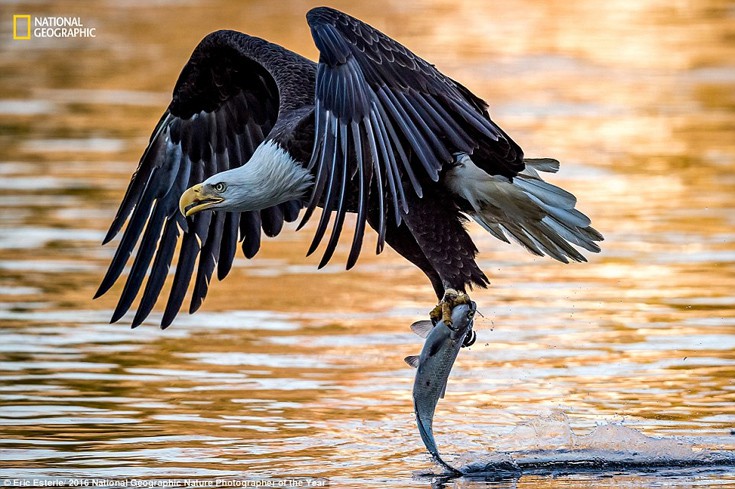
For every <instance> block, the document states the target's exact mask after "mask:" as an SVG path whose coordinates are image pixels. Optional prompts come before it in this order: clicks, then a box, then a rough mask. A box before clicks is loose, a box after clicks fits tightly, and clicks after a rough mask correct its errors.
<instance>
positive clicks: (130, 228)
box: [95, 31, 313, 327]
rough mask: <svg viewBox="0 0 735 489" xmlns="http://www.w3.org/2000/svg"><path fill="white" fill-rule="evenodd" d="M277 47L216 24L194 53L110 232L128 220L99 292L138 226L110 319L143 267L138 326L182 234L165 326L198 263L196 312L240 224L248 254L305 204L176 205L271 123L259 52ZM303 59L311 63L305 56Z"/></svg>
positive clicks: (134, 290)
mask: <svg viewBox="0 0 735 489" xmlns="http://www.w3.org/2000/svg"><path fill="white" fill-rule="evenodd" d="M274 50H275V51H277V50H281V51H285V50H283V48H280V47H279V46H275V45H272V44H270V43H267V42H266V41H263V40H261V39H258V38H253V37H250V36H247V35H245V34H241V33H238V32H234V31H218V32H214V33H212V34H210V35H208V36H207V37H206V38H204V39H203V40H202V42H201V43H200V44H199V45H198V46H197V48H196V49H195V50H194V52H193V53H192V55H191V59H190V60H189V62H188V63H187V64H186V66H185V67H184V69H183V71H182V72H181V75H180V76H179V79H178V82H177V83H176V87H175V88H174V93H173V100H172V101H171V104H170V105H169V107H168V109H167V110H166V112H165V113H164V115H163V117H162V118H161V120H160V121H159V123H158V125H157V126H156V129H155V130H154V131H153V135H152V136H151V139H150V143H149V144H148V148H147V149H146V150H145V152H144V154H143V156H142V158H141V160H140V164H139V166H138V169H137V170H136V172H135V173H134V174H133V177H132V179H131V181H130V185H129V186H128V189H127V192H126V194H125V196H124V198H123V200H122V203H121V204H120V208H119V210H118V212H117V215H116V216H115V219H114V221H113V222H112V225H111V227H110V230H109V232H108V233H107V236H106V237H105V239H104V243H107V242H108V241H110V240H111V239H112V238H114V237H115V236H116V235H117V234H118V233H119V232H120V230H121V229H122V228H123V226H124V225H125V223H126V222H127V226H126V227H125V232H124V233H123V237H122V240H121V241H120V243H119V245H118V248H117V250H116V252H115V256H114V258H113V259H112V262H111V264H110V267H109V269H108V271H107V274H106V275H105V277H104V279H103V280H102V283H101V285H100V287H99V290H98V291H97V294H96V296H95V297H97V296H100V295H102V294H104V293H105V292H106V291H107V290H109V288H110V287H111V286H112V285H113V284H114V283H115V282H116V281H117V279H118V278H119V277H120V274H121V273H122V271H123V269H124V267H125V265H126V263H127V262H128V259H129V258H130V255H131V254H132V252H133V250H134V248H135V246H136V244H137V243H138V241H139V240H140V238H141V235H142V241H141V242H140V246H139V247H138V250H137V253H136V256H135V260H134V261H133V265H132V268H131V270H130V274H129V276H128V277H127V281H126V283H125V287H124V290H123V292H122V295H121V297H120V300H119V302H118V305H117V308H116V309H115V312H114V314H113V317H112V321H113V322H114V321H117V320H118V319H120V317H122V316H123V315H124V314H125V313H126V312H127V311H128V309H129V308H130V307H131V305H132V303H133V301H134V299H135V297H136V295H138V292H139V290H140V288H141V286H142V284H143V281H144V279H145V276H146V274H148V281H147V283H146V286H145V289H144V292H143V296H142V299H141V302H140V305H139V306H138V310H137V312H136V315H135V318H134V319H133V327H135V326H137V325H139V324H140V323H141V322H142V321H143V320H144V319H145V318H146V317H147V316H148V315H149V314H150V312H151V310H152V308H153V306H154V304H155V302H156V300H157V299H158V296H159V294H160V293H161V290H162V288H163V285H164V282H165V279H166V276H167V274H168V271H169V268H170V266H171V262H172V260H173V257H174V255H175V253H176V248H177V243H178V242H179V241H181V247H180V251H179V253H178V261H177V266H176V273H175V276H174V279H173V285H172V287H171V291H170V294H169V297H168V302H167V304H166V309H165V312H164V315H163V319H162V322H161V325H162V326H163V327H166V326H168V325H169V324H170V323H171V321H173V319H174V317H175V316H176V314H177V313H178V311H179V309H180V308H181V305H182V303H183V300H184V296H185V295H186V291H187V289H188V288H189V285H190V282H191V278H192V276H193V275H194V272H195V267H196V279H195V281H194V288H193V291H192V296H191V303H190V306H189V311H190V312H193V311H195V310H197V309H198V308H199V306H200V305H201V303H202V301H203V300H204V297H205V296H206V294H207V288H208V286H209V281H210V279H211V276H212V273H213V272H214V268H215V266H216V267H217V276H218V278H219V279H222V278H224V277H225V276H226V275H227V273H228V272H229V271H230V268H231V266H232V261H233V258H234V256H235V249H236V248H237V241H238V233H239V238H240V240H242V248H243V252H244V253H245V256H247V257H248V258H250V257H252V256H254V255H255V254H256V253H257V251H258V249H259V248H260V238H261V228H262V230H263V232H265V234H266V235H268V236H275V235H277V234H278V233H279V232H280V230H281V228H282V226H283V222H284V221H289V222H290V221H294V220H295V219H296V218H297V217H298V213H299V210H300V208H301V206H300V204H299V203H297V202H288V203H285V204H281V205H279V206H275V207H271V208H268V209H265V210H263V211H259V212H246V213H242V214H238V213H229V212H203V213H200V214H196V215H194V216H193V217H191V218H188V219H185V218H184V217H183V216H182V215H181V214H180V213H179V210H178V203H179V198H180V196H181V194H182V193H183V192H184V191H185V190H186V189H187V188H188V187H189V186H191V185H194V184H196V183H199V182H201V181H203V180H205V179H206V178H207V177H209V176H211V175H214V174H215V173H219V172H221V171H224V170H227V169H229V168H234V167H238V166H241V165H243V164H245V163H246V162H247V161H248V160H249V159H250V157H251V155H252V154H253V151H254V150H255V148H256V147H257V146H258V145H259V144H260V143H261V142H262V141H263V140H264V138H265V136H266V135H267V134H268V132H269V131H270V130H271V128H272V127H273V125H274V124H275V121H276V119H277V117H278V110H279V95H278V86H277V83H276V81H275V80H274V78H273V76H272V75H271V73H270V72H269V70H268V69H266V67H264V65H263V63H262V62H261V60H260V59H259V55H258V53H260V52H261V51H262V52H269V51H274ZM286 55H288V56H290V55H293V56H297V55H295V54H294V53H290V52H287V54H286ZM299 58H300V57H299ZM299 62H301V63H302V64H303V63H311V62H309V61H308V60H305V59H303V58H300V59H299ZM307 71H308V70H307ZM311 71H312V72H313V66H311ZM154 254H155V257H154ZM197 258H198V264H197ZM151 262H152V265H151Z"/></svg>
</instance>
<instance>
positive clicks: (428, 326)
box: [411, 319, 434, 338]
mask: <svg viewBox="0 0 735 489" xmlns="http://www.w3.org/2000/svg"><path fill="white" fill-rule="evenodd" d="M432 329H434V323H432V322H431V321H429V320H428V319H423V320H421V321H416V322H415V323H413V324H412V325H411V331H413V332H414V333H416V334H417V335H419V336H420V337H422V338H426V337H427V336H429V333H431V330H432Z"/></svg>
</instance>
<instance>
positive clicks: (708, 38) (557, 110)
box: [0, 0, 735, 488]
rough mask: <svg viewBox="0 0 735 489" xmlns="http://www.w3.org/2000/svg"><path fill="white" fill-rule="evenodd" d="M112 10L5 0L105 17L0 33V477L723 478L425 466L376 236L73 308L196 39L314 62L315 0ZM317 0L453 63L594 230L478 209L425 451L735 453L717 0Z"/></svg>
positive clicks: (403, 307)
mask: <svg viewBox="0 0 735 489" xmlns="http://www.w3.org/2000/svg"><path fill="white" fill-rule="evenodd" d="M118 3H119V2H97V3H95V5H94V6H92V5H91V4H90V3H88V2H83V1H81V0H78V1H75V0H70V1H65V2H63V3H61V2H58V3H54V2H43V1H41V2H32V3H30V2H29V3H26V2H23V1H21V2H16V3H12V4H11V5H10V7H9V8H8V9H6V10H12V13H14V14H15V13H18V14H25V13H30V14H33V15H73V16H80V17H81V19H82V21H83V22H84V23H85V24H86V25H89V26H94V27H96V28H97V37H96V38H94V39H77V40H58V39H54V40H49V39H45V40H44V39H33V40H31V41H6V42H3V43H2V44H0V73H2V77H1V78H0V89H1V91H0V94H1V95H0V148H1V149H0V175H1V176H2V178H0V190H1V192H0V207H1V208H2V213H0V226H2V232H0V296H1V300H2V302H1V303H0V322H1V323H0V324H2V329H0V335H1V336H2V338H0V427H1V429H2V432H1V433H2V436H1V439H0V443H2V452H0V477H3V478H4V479H9V478H19V477H26V478H54V477H89V478H117V479H123V480H124V479H129V480H148V481H150V480H151V479H152V478H197V479H198V480H199V481H214V480H215V478H217V477H222V478H225V479H228V480H248V481H257V480H263V479H272V480H277V481H279V480H280V481H282V480H285V479H294V478H304V479H299V480H302V481H322V480H328V481H329V482H330V483H331V485H332V486H333V487H351V486H374V487H431V486H432V484H433V485H434V486H437V487H441V486H442V485H443V484H446V485H447V486H448V487H473V488H474V487H488V486H490V487H515V488H527V487H534V488H535V487H564V488H582V487H642V486H646V487H651V486H655V487H661V486H664V487H690V486H699V487H725V486H735V471H734V470H733V469H732V465H730V466H729V468H728V467H719V468H702V467H678V468H671V469H668V470H663V469H661V470H642V469H641V468H640V467H634V466H633V465H634V464H631V465H630V466H628V467H627V469H626V467H622V468H621V467H615V468H614V470H607V471H569V470H566V471H564V470H562V471H559V470H557V468H556V467H555V468H554V470H552V471H546V472H527V473H525V475H515V476H512V477H510V478H509V479H508V478H504V477H500V478H498V477H487V478H472V479H469V478H466V479H462V480H459V481H449V482H446V481H443V480H441V479H436V478H434V477H432V476H427V475H422V474H426V473H427V472H429V471H431V470H432V467H431V464H430V461H429V459H428V456H427V455H426V454H425V453H424V452H423V449H422V446H421V441H420V439H419V436H418V432H417V430H416V427H415V424H414V419H413V413H412V406H411V385H412V382H413V379H412V376H413V371H412V370H411V369H410V368H408V367H406V366H405V365H404V364H403V361H402V358H403V357H404V356H406V355H409V354H415V353H416V352H418V351H419V349H420V346H421V345H420V343H419V342H418V341H417V340H416V339H415V337H414V335H412V334H411V332H410V331H409V330H408V325H409V324H410V323H411V322H412V321H414V320H416V319H418V318H421V317H423V316H424V315H425V314H426V312H427V311H428V309H429V308H430V306H431V305H432V304H433V300H434V299H433V294H432V292H431V290H430V287H429V286H428V283H426V281H425V278H424V277H423V276H422V275H421V273H420V272H418V271H416V270H414V269H413V268H412V267H411V266H410V265H408V264H407V263H406V262H405V261H404V260H402V259H401V258H400V257H398V256H397V255H396V254H395V253H393V252H391V251H386V252H385V253H383V255H381V256H379V257H374V256H371V255H370V253H364V254H363V256H362V257H361V259H360V263H359V265H358V267H357V268H356V269H354V270H352V271H350V272H348V273H345V272H343V271H342V266H341V263H344V261H345V259H346V253H347V250H346V249H345V248H346V247H347V246H348V243H347V244H345V245H344V246H345V248H340V249H339V250H338V254H337V256H336V258H337V259H336V260H335V261H334V265H330V266H329V267H327V268H326V269H324V270H322V271H317V270H316V264H317V262H318V258H316V257H310V258H304V253H305V251H306V249H307V247H308V243H309V241H310V240H311V235H310V234H309V230H308V229H307V230H305V231H302V232H299V233H294V232H291V231H290V230H287V231H286V232H284V233H282V235H281V236H280V237H279V238H277V239H275V240H267V242H266V243H265V246H264V247H263V249H262V251H261V252H260V253H259V255H258V257H257V258H256V259H255V260H252V261H247V260H245V259H243V258H238V259H237V261H236V265H235V269H234V270H233V272H232V274H231V276H230V277H229V278H228V279H227V280H226V281H225V282H223V283H217V284H215V286H214V287H213V288H212V290H211V292H210V294H209V296H208V297H207V300H206V302H205V304H204V307H203V308H202V310H201V311H200V312H199V313H197V314H196V315H194V316H182V317H180V318H178V319H177V321H176V322H175V323H174V325H173V326H172V327H171V328H169V329H168V330H166V331H161V330H159V329H158V328H157V327H156V324H157V320H158V319H160V315H158V316H156V317H152V318H151V320H150V321H149V322H147V323H145V324H144V325H143V326H142V327H140V328H138V329H136V330H134V331H131V330H130V329H129V328H128V327H127V326H126V324H125V321H122V322H121V324H117V325H109V324H107V321H108V319H109V317H110V315H111V312H112V309H113V308H114V305H115V298H116V295H117V294H119V293H120V291H121V288H120V287H116V288H115V289H113V290H112V291H111V293H110V294H108V295H107V296H105V297H103V298H102V299H99V300H97V301H94V302H93V301H91V297H92V295H93V294H94V291H95V290H96V287H97V285H98V283H99V281H100V279H101V277H102V276H103V274H104V270H105V267H106V264H107V263H108V262H109V259H110V258H111V256H112V253H113V248H112V247H111V246H107V247H104V248H102V247H100V246H99V242H100V241H101V240H102V237H103V235H104V231H105V230H106V227H107V225H108V224H109V221H110V220H111V218H112V216H113V215H114V212H115V208H116V205H117V203H118V202H119V199H120V198H121V197H122V193H123V191H124V189H125V186H126V184H127V181H128V179H129V177H130V173H131V172H132V170H133V169H134V167H135V165H136V162H137V159H138V157H139V156H140V153H141V151H142V149H143V148H144V146H145V143H146V141H147V138H148V136H149V134H150V131H151V130H152V128H153V126H154V124H155V122H156V121H157V120H158V117H159V116H160V113H161V111H162V110H163V108H164V107H165V105H166V104H167V103H168V100H169V94H170V90H171V87H172V86H173V84H174V82H175V80H176V77H177V76H178V72H179V70H180V69H181V66H182V65H183V64H184V63H185V61H186V59H187V58H188V55H189V54H190V52H191V50H192V49H193V48H194V46H195V45H196V43H197V42H198V40H199V39H201V38H202V37H203V36H204V35H205V34H206V33H208V32H210V31H212V30H215V29H218V28H236V29H238V30H242V31H246V32H249V33H251V34H255V35H260V36H263V37H267V38H268V39H270V40H272V41H275V42H278V43H280V44H283V45H285V46H287V47H290V48H292V49H294V50H296V51H298V52H301V53H302V54H304V55H307V56H310V57H312V58H314V57H315V55H316V50H315V48H314V47H313V44H312V42H311V40H310V37H309V32H308V29H307V26H306V24H305V22H304V20H303V15H304V13H305V11H306V10H307V9H308V8H309V7H310V6H313V5H312V3H311V2H300V1H284V2H279V3H278V4H274V3H273V2H266V1H251V2H233V3H228V2H223V1H218V0H212V1H206V2H205V1H203V0H202V1H197V0H192V1H190V2H185V3H180V2H167V1H155V2H124V3H123V4H122V5H118ZM333 5H334V6H335V7H337V8H342V9H345V10H348V11H350V12H351V13H353V14H355V15H356V16H358V17H361V18H363V19H365V20H368V21H370V22H371V23H373V24H374V25H376V26H378V27H379V28H381V29H383V30H385V31H387V32H388V33H389V34H391V35H393V36H394V37H396V38H398V39H399V40H401V41H404V42H405V43H406V44H408V45H409V46H410V47H412V48H413V49H415V50H416V51H417V52H418V53H419V54H422V55H424V56H425V57H427V58H428V59H429V60H430V61H432V62H434V63H436V64H437V66H438V67H439V68H440V69H442V70H443V71H445V72H446V73H447V74H450V75H451V76H454V77H456V78H457V79H459V80H462V82H463V83H465V84H466V85H468V86H469V87H470V88H471V89H472V90H474V91H475V92H476V93H477V94H478V95H480V96H482V97H483V98H484V99H486V100H487V101H488V102H489V103H490V105H491V112H492V114H493V115H494V117H495V118H496V119H497V120H498V121H499V122H500V123H501V124H502V126H503V127H504V128H505V129H506V130H508V132H509V133H510V134H511V135H513V136H514V137H515V138H516V139H517V140H518V141H520V142H521V144H522V145H523V146H524V148H525V150H526V153H527V154H528V155H530V156H554V157H557V158H559V159H560V160H561V161H562V171H561V173H560V174H559V175H557V176H554V178H553V182H554V183H557V184H560V185H562V186H564V187H565V188H567V189H569V190H571V191H573V192H574V193H575V194H576V195H577V196H578V198H579V200H580V203H581V204H580V207H581V209H582V210H583V211H584V212H585V213H587V214H588V215H590V216H591V217H592V218H593V222H594V225H595V227H596V228H598V229H600V230H601V231H602V232H603V233H604V234H605V237H606V241H605V242H604V243H603V253H602V254H601V255H599V256H593V257H590V262H589V263H587V264H583V265H569V266H563V265H560V264H557V263H554V262H552V261H551V260H548V259H536V258H533V257H531V256H528V255H527V254H526V253H525V252H524V251H522V250H520V249H518V248H516V247H514V248H511V247H510V246H507V245H505V244H503V243H499V242H496V241H494V240H493V239H492V238H491V237H490V236H489V235H487V234H485V233H483V232H482V231H481V230H479V229H478V228H475V227H473V228H472V232H473V236H474V237H475V239H476V242H477V244H478V246H479V248H480V249H481V252H482V254H481V255H480V263H481V265H482V266H483V268H484V269H485V270H486V272H487V273H488V275H489V276H490V278H491V281H492V286H491V288H490V289H489V290H487V291H484V290H483V291H474V292H473V294H472V297H473V299H474V300H475V301H477V303H478V305H479V309H480V312H481V313H482V314H483V315H484V317H478V318H477V321H476V325H475V328H476V330H477V334H478V342H477V343H476V344H475V346H473V347H472V348H471V349H470V350H468V351H463V352H462V354H461V355H460V357H459V359H458V360H457V364H456V365H455V369H454V371H453V373H452V378H451V379H450V384H449V388H448V392H447V396H446V398H445V399H444V400H442V401H441V402H440V403H439V407H438V410H437V415H436V421H435V434H436V437H437V442H438V444H439V447H440V450H441V451H442V453H443V454H446V455H447V458H448V459H449V460H452V461H460V462H461V463H472V462H478V461H480V460H482V459H483V457H484V458H488V457H489V458H490V459H492V457H496V460H497V459H498V457H499V459H503V457H509V456H511V455H508V454H509V453H512V454H515V455H513V456H514V457H516V458H518V457H537V458H536V459H534V460H536V461H539V460H546V461H548V458H546V459H544V458H543V457H551V460H552V461H559V460H563V459H564V458H565V457H567V458H568V457H570V456H572V455H569V453H570V452H574V450H575V449H579V445H578V444H577V445H575V444H574V443H577V442H578V441H579V439H583V440H588V441H589V443H588V445H585V446H584V447H582V448H583V449H584V450H587V452H584V453H582V455H590V454H591V453H592V454H597V455H600V453H603V454H604V457H603V458H604V459H605V460H609V459H611V458H612V457H613V456H614V453H613V452H615V453H618V454H619V453H620V450H617V449H616V448H615V447H618V448H621V447H623V448H624V447H629V446H631V445H634V444H635V441H636V440H640V438H638V436H639V435H640V436H647V437H650V438H654V439H657V440H659V441H655V442H652V443H653V447H654V449H655V451H661V450H663V452H664V454H668V453H670V452H671V450H670V447H671V446H672V445H666V444H667V443H674V444H675V445H676V446H690V447H692V450H694V452H693V453H694V455H692V456H691V458H692V459H693V458H696V457H697V456H699V455H697V454H698V453H699V454H701V453H702V450H712V451H722V450H733V449H735V436H733V435H732V430H733V429H735V407H734V406H735V382H734V381H733V379H734V378H735V297H734V296H733V290H735V232H734V231H733V229H735V226H734V225H735V218H734V217H733V216H735V212H734V211H735V206H734V205H733V195H735V139H734V138H733V137H732V136H733V128H734V127H735V96H734V95H733V94H735V62H734V61H733V60H735V35H734V34H735V27H734V26H735V9H734V8H733V6H732V4H731V3H730V2H727V1H718V0H712V1H701V2H673V3H672V2H655V1H642V2H633V3H632V2H609V1H608V2H582V1H571V2H570V1H568V0H567V1H564V2H561V1H552V2H533V1H513V2H504V3H503V5H502V6H501V5H491V4H488V3H486V2H483V1H480V0H476V1H463V2H449V3H447V2H440V1H430V0H426V1H421V2H413V3H411V4H408V5H405V4H403V3H402V2H390V1H387V0H380V1H375V2H370V3H364V4H361V5H359V6H354V5H350V4H349V3H345V2H337V3H333ZM0 30H2V36H3V37H4V39H9V38H10V37H11V24H10V22H3V23H2V25H1V26H0ZM291 230H292V228H291ZM372 239H374V236H372V235H371V237H370V239H369V240H368V241H369V242H370V240H372ZM366 249H367V248H366ZM126 319H127V321H128V322H129V320H130V317H128V318H126ZM559 413H561V414H559ZM559 416H562V417H561V418H560V417H559ZM528 426H535V428H534V433H535V435H531V434H530V433H529V432H528V428H527V427H528ZM598 426H600V427H602V428H599V427H598ZM609 426H612V427H613V428H606V427H609ZM610 430H612V431H610ZM626 430H630V431H626ZM632 430H635V431H632ZM557 435H558V436H557ZM562 435H563V436H562ZM572 435H573V436H572ZM560 437H561V438H560ZM585 437H587V438H585ZM575 440H576V441H575ZM660 443H663V444H664V445H661V444H660ZM539 450H540V451H541V452H539ZM637 453H639V456H642V458H643V461H644V462H645V461H649V462H653V461H654V452H646V451H645V450H644V451H642V452H641V451H639V452H637ZM730 453H731V452H730ZM573 455H574V456H579V455H580V452H576V454H573ZM606 457H607V458H606ZM646 457H648V458H646ZM644 469H645V467H644ZM312 478H317V479H312ZM4 482H5V481H4Z"/></svg>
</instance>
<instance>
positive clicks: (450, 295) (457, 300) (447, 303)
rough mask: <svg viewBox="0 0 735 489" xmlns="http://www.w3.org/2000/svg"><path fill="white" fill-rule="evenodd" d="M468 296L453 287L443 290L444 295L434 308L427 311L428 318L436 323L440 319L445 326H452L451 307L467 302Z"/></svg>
mask: <svg viewBox="0 0 735 489" xmlns="http://www.w3.org/2000/svg"><path fill="white" fill-rule="evenodd" d="M469 303H470V296H468V295H467V294H465V293H464V292H458V291H456V290H454V289H447V290H445V291H444V297H443V298H442V300H441V301H440V302H439V304H437V305H436V307H434V309H432V310H431V312H429V318H431V321H432V322H433V323H434V324H436V323H438V322H439V321H440V320H442V321H444V324H446V325H447V327H449V328H451V327H452V309H454V307H455V306H458V305H460V304H469Z"/></svg>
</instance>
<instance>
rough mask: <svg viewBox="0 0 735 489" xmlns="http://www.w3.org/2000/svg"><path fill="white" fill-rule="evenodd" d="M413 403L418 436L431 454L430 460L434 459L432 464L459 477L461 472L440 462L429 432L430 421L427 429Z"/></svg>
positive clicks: (430, 431)
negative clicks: (434, 463)
mask: <svg viewBox="0 0 735 489" xmlns="http://www.w3.org/2000/svg"><path fill="white" fill-rule="evenodd" d="M415 404H416V403H415V402H414V410H415V411H416V412H417V414H416V425H417V426H418V428H419V435H421V440H422V441H423V442H424V445H425V446H426V449H427V450H429V453H430V454H431V458H432V459H434V462H436V463H437V464H439V465H441V466H442V467H444V469H446V470H448V471H449V472H451V473H452V474H453V475H461V474H462V472H461V471H460V470H458V469H455V468H454V467H452V466H451V465H449V464H448V463H446V462H445V461H444V460H442V458H441V455H439V450H438V449H437V448H436V441H434V434H433V433H432V430H431V421H430V422H429V426H428V427H427V426H426V425H424V422H423V420H422V419H421V417H420V416H419V415H418V410H417V409H416V406H415Z"/></svg>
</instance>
